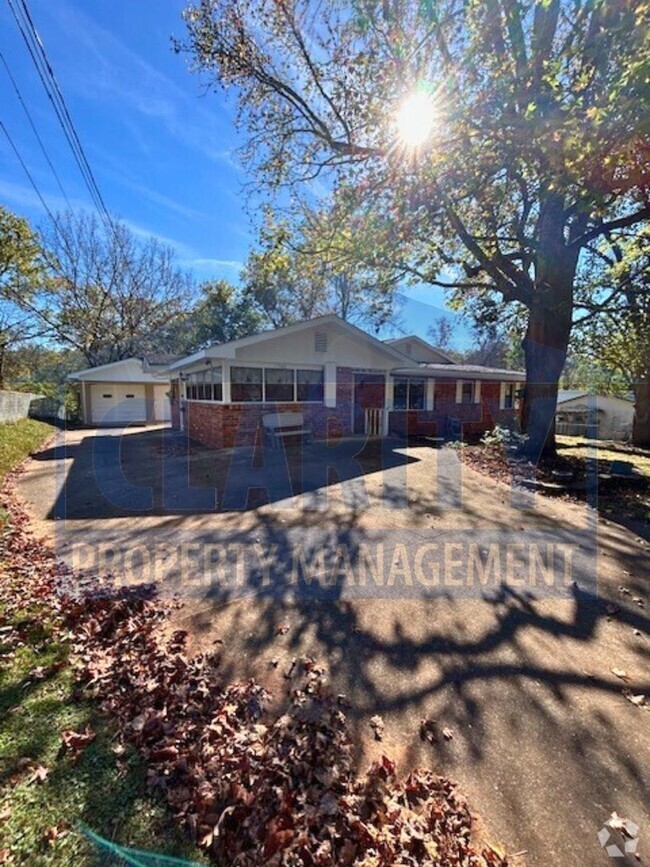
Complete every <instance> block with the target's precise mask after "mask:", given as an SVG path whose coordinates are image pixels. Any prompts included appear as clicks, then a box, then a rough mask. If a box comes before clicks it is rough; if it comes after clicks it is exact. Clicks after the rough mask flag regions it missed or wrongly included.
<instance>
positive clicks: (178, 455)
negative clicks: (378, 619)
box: [34, 429, 415, 521]
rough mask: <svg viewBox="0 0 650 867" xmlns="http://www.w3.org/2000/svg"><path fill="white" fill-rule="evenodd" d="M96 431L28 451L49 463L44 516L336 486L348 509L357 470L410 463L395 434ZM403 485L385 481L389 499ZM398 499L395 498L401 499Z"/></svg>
mask: <svg viewBox="0 0 650 867" xmlns="http://www.w3.org/2000/svg"><path fill="white" fill-rule="evenodd" d="M121 433H122V432H120V431H113V430H104V431H102V430H98V431H97V432H94V433H89V434H88V436H86V437H83V439H81V440H80V441H75V442H73V443H71V444H66V443H62V444H58V445H56V446H53V447H52V448H49V449H46V450H44V451H42V452H39V453H37V454H35V455H34V458H35V460H37V461H54V462H58V463H59V466H58V467H57V477H58V492H57V496H56V498H55V501H54V503H53V505H52V508H51V510H50V511H49V513H48V515H47V517H48V518H50V519H58V520H62V519H63V520H67V521H74V520H86V519H89V518H97V519H100V518H115V517H129V516H133V517H136V516H138V517H141V516H145V515H184V514H196V513H201V512H208V513H209V512H215V511H219V512H230V511H236V512H241V511H247V510H252V509H256V508H258V507H259V506H261V505H266V504H270V503H278V502H281V501H284V500H288V499H291V498H292V497H296V496H299V495H311V498H312V499H311V501H310V503H308V504H307V507H309V506H310V505H312V506H313V507H315V508H317V507H318V503H319V500H321V499H322V498H323V496H326V495H323V493H322V491H323V490H324V489H326V488H327V487H328V485H330V484H332V483H341V484H343V485H344V494H345V497H346V500H347V503H348V505H349V506H350V507H351V508H361V507H363V505H364V504H365V502H366V500H365V497H364V493H365V491H364V478H365V477H366V476H368V475H372V474H374V473H380V472H383V471H386V470H389V469H392V470H399V469H400V468H404V469H405V468H406V465H407V464H408V463H412V462H414V460H415V459H414V458H412V457H409V456H408V455H407V454H406V453H405V452H404V451H402V450H401V449H402V448H403V447H404V445H405V444H404V443H403V442H401V441H399V440H394V439H390V440H389V439H381V440H366V439H363V438H355V439H344V440H339V441H336V442H331V443H324V442H314V443H312V444H308V445H300V444H298V445H291V446H287V447H286V448H280V449H277V450H271V449H268V448H262V447H261V446H260V447H256V448H240V449H226V450H220V451H216V450H213V449H208V448H205V447H204V446H201V445H198V444H196V443H194V442H191V441H189V440H188V438H187V437H186V436H185V435H183V434H182V433H180V432H178V431H174V430H170V429H156V430H137V431H136V432H129V433H128V434H127V435H121ZM405 489H406V484H405V482H404V484H403V485H401V486H400V485H399V484H398V485H396V486H394V487H393V488H390V487H388V486H387V488H386V490H385V492H384V495H385V496H386V497H387V498H389V499H390V498H392V499H393V501H394V505H399V503H400V498H402V499H403V497H404V491H405ZM402 505H403V503H402Z"/></svg>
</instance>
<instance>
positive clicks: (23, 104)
mask: <svg viewBox="0 0 650 867" xmlns="http://www.w3.org/2000/svg"><path fill="white" fill-rule="evenodd" d="M0 61H2V64H3V66H4V68H5V71H6V73H7V75H8V76H9V80H10V81H11V83H12V85H13V88H14V90H15V91H16V96H17V97H18V100H19V102H20V104H21V105H22V107H23V110H24V112H25V114H26V115H27V120H28V121H29V124H30V126H31V128H32V130H33V132H34V135H35V136H36V140H37V141H38V143H39V145H40V148H41V151H42V152H43V156H44V157H45V159H46V160H47V164H48V166H49V167H50V169H51V170H52V174H53V175H54V178H55V180H56V183H57V185H58V187H59V190H61V195H62V196H63V198H64V199H65V201H66V203H67V205H68V207H69V208H70V210H72V206H71V205H70V200H69V199H68V196H67V195H66V191H65V190H64V189H63V184H62V183H61V178H60V177H59V174H58V172H57V170H56V169H55V168H54V164H53V162H52V160H51V159H50V156H49V154H48V152H47V149H46V147H45V145H44V144H43V139H42V138H41V136H40V135H39V132H38V130H37V129H36V124H35V123H34V121H33V119H32V116H31V114H30V112H29V109H28V108H27V104H26V103H25V100H24V99H23V97H22V94H21V92H20V88H19V87H18V84H17V83H16V79H15V78H14V77H13V74H12V72H11V69H10V68H9V64H8V63H7V61H6V60H5V57H4V54H3V53H2V52H1V51H0Z"/></svg>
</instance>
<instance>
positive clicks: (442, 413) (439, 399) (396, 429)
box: [389, 380, 516, 442]
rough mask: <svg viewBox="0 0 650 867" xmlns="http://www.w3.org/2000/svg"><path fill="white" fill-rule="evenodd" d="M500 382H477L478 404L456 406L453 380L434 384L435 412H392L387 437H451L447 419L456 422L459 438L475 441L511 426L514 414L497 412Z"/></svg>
mask: <svg viewBox="0 0 650 867" xmlns="http://www.w3.org/2000/svg"><path fill="white" fill-rule="evenodd" d="M500 397H501V383H500V382H489V381H483V382H481V400H480V403H456V380H443V381H437V382H436V385H435V409H432V410H395V411H393V412H391V414H390V422H389V433H391V434H396V435H397V436H400V437H416V436H440V437H450V436H452V430H451V423H450V419H459V420H460V424H461V433H460V437H461V439H463V440H466V441H470V442H471V441H472V440H477V439H479V438H480V437H481V436H482V435H483V434H484V433H485V431H486V430H491V429H492V428H493V427H494V426H495V425H496V424H504V425H507V424H512V423H513V422H514V421H516V411H515V410H513V409H500V407H499V402H500Z"/></svg>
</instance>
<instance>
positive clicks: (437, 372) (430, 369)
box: [391, 364, 526, 382]
mask: <svg viewBox="0 0 650 867" xmlns="http://www.w3.org/2000/svg"><path fill="white" fill-rule="evenodd" d="M391 375H392V376H413V377H416V376H419V377H422V376H424V377H432V378H434V379H462V380H466V381H467V382H470V381H471V380H473V379H479V380H488V381H491V382H524V381H525V379H526V374H525V373H524V371H523V370H497V369H493V368H485V369H481V368H480V367H474V368H470V369H468V368H466V367H463V366H462V365H460V364H427V365H425V366H422V367H395V368H393V369H392V370H391Z"/></svg>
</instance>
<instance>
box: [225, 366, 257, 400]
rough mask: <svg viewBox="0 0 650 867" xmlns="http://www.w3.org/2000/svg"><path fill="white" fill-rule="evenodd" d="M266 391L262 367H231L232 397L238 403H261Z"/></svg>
mask: <svg viewBox="0 0 650 867" xmlns="http://www.w3.org/2000/svg"><path fill="white" fill-rule="evenodd" d="M263 391H264V379H263V371H262V368H261V367H231V368H230V399H231V400H232V401H233V402H234V403H237V402H239V401H242V402H244V403H261V402H262V398H263Z"/></svg>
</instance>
